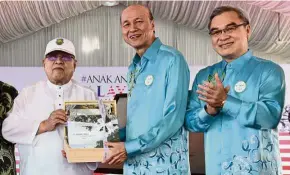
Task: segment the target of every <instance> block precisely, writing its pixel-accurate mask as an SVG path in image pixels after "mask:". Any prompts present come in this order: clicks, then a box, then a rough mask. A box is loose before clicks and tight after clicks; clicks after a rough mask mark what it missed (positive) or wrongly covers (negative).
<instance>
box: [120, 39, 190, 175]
mask: <svg viewBox="0 0 290 175" xmlns="http://www.w3.org/2000/svg"><path fill="white" fill-rule="evenodd" d="M188 86H189V69H188V65H187V63H186V61H185V59H184V57H183V56H182V54H181V53H180V52H179V51H177V50H176V49H174V48H172V47H169V46H166V45H163V44H162V43H161V41H160V40H159V39H158V38H157V39H155V41H154V42H153V43H152V45H151V46H150V47H149V48H148V49H147V50H146V52H145V53H144V55H143V56H142V57H141V58H140V57H139V55H137V54H136V55H135V57H134V59H133V63H132V64H131V65H130V66H129V73H128V91H129V92H128V104H127V124H126V142H125V147H126V151H127V153H128V160H127V161H126V162H125V165H124V174H128V175H131V174H138V175H139V174H142V175H143V174H146V175H147V174H148V175H153V174H186V175H187V174H188V173H189V162H188V160H189V158H188V144H187V132H186V130H185V129H184V126H183V124H184V118H185V112H186V103H187V96H188Z"/></svg>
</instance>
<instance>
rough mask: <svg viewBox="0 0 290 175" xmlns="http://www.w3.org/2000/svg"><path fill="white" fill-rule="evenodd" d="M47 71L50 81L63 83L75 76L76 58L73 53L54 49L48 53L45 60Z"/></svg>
mask: <svg viewBox="0 0 290 175" xmlns="http://www.w3.org/2000/svg"><path fill="white" fill-rule="evenodd" d="M43 66H44V70H45V73H46V75H47V77H48V79H49V80H50V82H52V83H54V84H57V85H63V84H66V83H68V82H69V81H70V79H71V78H72V76H73V73H74V70H75V67H76V60H75V59H74V57H73V56H72V55H71V54H68V53H66V52H62V51H54V52H51V53H49V54H47V56H46V58H45V59H44V60H43Z"/></svg>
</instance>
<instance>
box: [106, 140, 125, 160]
mask: <svg viewBox="0 0 290 175" xmlns="http://www.w3.org/2000/svg"><path fill="white" fill-rule="evenodd" d="M105 145H106V146H107V147H108V148H109V150H110V151H109V153H110V154H109V157H107V158H106V160H104V161H103V162H102V163H106V164H109V165H119V164H122V163H124V162H125V160H126V159H127V152H126V149H125V143H124V142H107V143H105Z"/></svg>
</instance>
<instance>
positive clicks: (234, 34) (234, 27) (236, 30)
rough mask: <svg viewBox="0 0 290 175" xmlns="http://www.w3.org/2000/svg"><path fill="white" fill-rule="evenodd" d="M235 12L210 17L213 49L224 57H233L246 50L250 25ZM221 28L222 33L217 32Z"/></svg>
mask: <svg viewBox="0 0 290 175" xmlns="http://www.w3.org/2000/svg"><path fill="white" fill-rule="evenodd" d="M243 23H244V22H243V21H242V20H241V19H239V17H238V14H237V13H236V12H224V13H222V14H220V15H218V16H216V17H214V18H213V19H212V22H211V26H210V32H211V33H212V34H211V40H212V46H213V48H214V50H215V51H216V52H217V53H218V54H219V55H221V56H222V57H223V58H225V59H229V60H231V59H235V58H238V57H240V56H241V55H243V54H244V53H245V52H247V50H248V38H249V37H250V26H249V25H246V24H245V25H240V24H243ZM221 29H225V30H223V32H222V33H220V32H218V31H221Z"/></svg>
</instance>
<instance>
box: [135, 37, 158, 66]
mask: <svg viewBox="0 0 290 175" xmlns="http://www.w3.org/2000/svg"><path fill="white" fill-rule="evenodd" d="M161 45H162V42H161V41H160V39H159V38H158V37H157V38H156V39H155V40H154V42H153V43H152V44H151V45H150V47H149V48H148V49H147V50H146V51H145V53H144V54H143V56H142V57H141V58H146V59H148V60H149V61H154V60H155V59H156V58H157V54H158V50H159V49H160V47H161ZM141 58H140V56H139V55H138V54H137V53H136V54H135V56H134V58H133V63H134V64H135V65H137V64H140V60H141Z"/></svg>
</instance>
